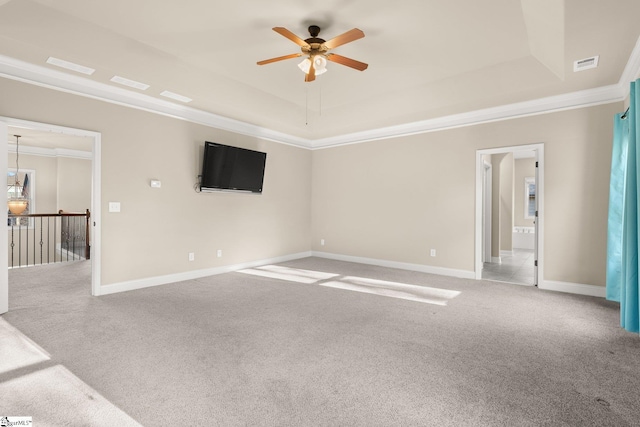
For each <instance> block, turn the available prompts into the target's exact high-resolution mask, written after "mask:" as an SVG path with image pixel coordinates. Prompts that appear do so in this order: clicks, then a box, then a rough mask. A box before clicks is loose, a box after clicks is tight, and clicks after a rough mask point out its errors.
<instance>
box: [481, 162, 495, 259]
mask: <svg viewBox="0 0 640 427" xmlns="http://www.w3.org/2000/svg"><path fill="white" fill-rule="evenodd" d="M483 163H484V168H483V177H482V185H483V186H484V187H483V196H482V216H483V221H482V250H483V252H482V253H483V254H484V256H483V259H482V262H491V249H492V247H491V240H492V239H491V202H492V199H491V198H492V194H491V187H492V182H493V176H492V174H493V166H492V165H491V163H488V162H483Z"/></svg>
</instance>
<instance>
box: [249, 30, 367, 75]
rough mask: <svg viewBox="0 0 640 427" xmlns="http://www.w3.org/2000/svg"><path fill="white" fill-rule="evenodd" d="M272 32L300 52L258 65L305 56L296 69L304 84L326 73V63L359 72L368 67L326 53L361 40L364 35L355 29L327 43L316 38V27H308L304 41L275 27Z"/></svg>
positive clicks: (318, 32)
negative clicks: (296, 47)
mask: <svg viewBox="0 0 640 427" xmlns="http://www.w3.org/2000/svg"><path fill="white" fill-rule="evenodd" d="M273 31H275V32H276V33H278V34H280V35H282V36H284V37H286V38H288V39H289V40H291V41H292V42H294V43H295V44H297V45H298V46H300V48H301V49H300V50H301V52H300V53H292V54H291V55H285V56H279V57H277V58H271V59H265V60H264V61H259V62H258V65H265V64H271V63H272V62H278V61H283V60H285V59H291V58H298V57H300V56H306V58H305V60H304V61H302V62H301V63H300V64H298V67H300V69H301V70H302V71H303V72H304V73H305V77H304V81H305V82H312V81H314V80H315V79H316V76H317V75H320V74H322V73H324V72H325V71H327V68H326V65H327V61H331V62H335V63H338V64H342V65H346V66H347V67H351V68H354V69H356V70H359V71H364V70H366V69H367V67H368V66H369V65H368V64H365V63H364V62H360V61H356V60H355V59H351V58H347V57H346V56H341V55H337V54H335V53H329V52H328V51H329V50H330V49H333V48H336V47H338V46H342V45H343V44H347V43H350V42H352V41H355V40H358V39H361V38H363V37H364V33H363V32H362V30H359V29H357V28H354V29H352V30H349V31H347V32H346V33H344V34H341V35H339V36H337V37H334V38H332V39H331V40H329V41H325V40H324V39H321V38H319V37H318V34H320V27H318V26H317V25H311V26H310V27H309V34H310V35H311V37H309V38H308V39H306V40H302V39H301V38H300V37H298V36H296V35H295V34H293V33H292V32H291V31H289V30H287V29H286V28H284V27H275V28H273Z"/></svg>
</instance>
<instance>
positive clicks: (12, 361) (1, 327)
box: [0, 318, 51, 374]
mask: <svg viewBox="0 0 640 427" xmlns="http://www.w3.org/2000/svg"><path fill="white" fill-rule="evenodd" d="M50 358H51V357H50V356H49V354H47V352H46V351H44V350H43V349H42V348H40V346H38V345H37V344H36V343H34V342H33V341H31V340H30V339H29V338H28V337H27V336H25V335H24V334H23V333H22V332H20V331H19V330H17V329H16V328H14V327H13V326H11V325H10V324H9V323H8V322H7V321H6V320H4V319H1V318H0V374H3V373H6V372H9V371H13V370H15V369H20V368H24V367H25V366H30V365H35V364H36V363H42V362H46V361H47V360H49V359H50Z"/></svg>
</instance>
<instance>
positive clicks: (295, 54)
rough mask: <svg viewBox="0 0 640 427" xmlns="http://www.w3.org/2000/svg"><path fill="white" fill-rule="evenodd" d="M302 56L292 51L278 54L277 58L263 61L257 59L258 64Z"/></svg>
mask: <svg viewBox="0 0 640 427" xmlns="http://www.w3.org/2000/svg"><path fill="white" fill-rule="evenodd" d="M299 56H302V53H292V54H291V55H285V56H278V57H277V58H271V59H265V60H264V61H258V65H265V64H271V63H272V62H278V61H284V60H285V59H291V58H297V57H299Z"/></svg>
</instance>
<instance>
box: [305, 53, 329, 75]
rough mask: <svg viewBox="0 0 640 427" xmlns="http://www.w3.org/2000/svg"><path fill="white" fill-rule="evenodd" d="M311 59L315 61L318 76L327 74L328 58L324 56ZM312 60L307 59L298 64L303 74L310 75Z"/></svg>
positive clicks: (315, 56)
mask: <svg viewBox="0 0 640 427" xmlns="http://www.w3.org/2000/svg"><path fill="white" fill-rule="evenodd" d="M311 58H312V59H313V68H314V69H315V70H316V76H319V75H320V74H324V73H326V72H327V58H325V57H324V55H313V56H312V57H311ZM312 59H310V58H305V59H304V60H303V61H302V62H301V63H299V64H298V68H300V69H301V70H302V72H303V73H305V74H309V69H310V68H311V60H312Z"/></svg>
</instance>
